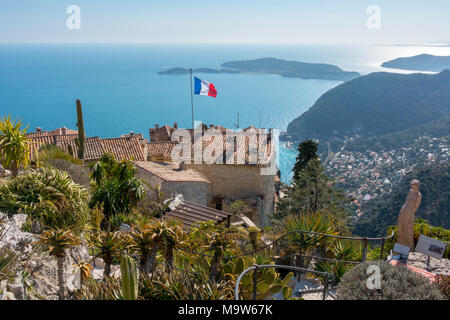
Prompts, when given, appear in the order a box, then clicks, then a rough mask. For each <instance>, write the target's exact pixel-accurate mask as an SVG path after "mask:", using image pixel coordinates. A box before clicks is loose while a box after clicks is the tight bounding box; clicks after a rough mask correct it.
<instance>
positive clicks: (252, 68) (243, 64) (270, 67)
mask: <svg viewBox="0 0 450 320" xmlns="http://www.w3.org/2000/svg"><path fill="white" fill-rule="evenodd" d="M221 67H224V68H231V69H234V70H239V71H240V72H256V73H269V74H278V75H280V76H282V77H293V78H302V79H326V80H340V81H347V80H351V79H354V78H356V77H358V76H359V73H358V72H349V71H343V70H342V69H341V68H339V67H338V66H335V65H332V64H324V63H306V62H298V61H287V60H282V59H275V58H261V59H256V60H242V61H229V62H225V63H223V64H222V65H221Z"/></svg>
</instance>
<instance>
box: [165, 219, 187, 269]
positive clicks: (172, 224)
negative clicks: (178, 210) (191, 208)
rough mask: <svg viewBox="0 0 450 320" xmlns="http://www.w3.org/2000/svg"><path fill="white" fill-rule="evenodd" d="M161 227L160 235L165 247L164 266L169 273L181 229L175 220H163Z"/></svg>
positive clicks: (181, 232)
mask: <svg viewBox="0 0 450 320" xmlns="http://www.w3.org/2000/svg"><path fill="white" fill-rule="evenodd" d="M162 227H163V228H162V229H161V230H160V237H161V239H162V242H163V243H164V245H165V247H166V253H165V259H166V266H167V272H168V273H170V271H171V270H172V268H173V252H174V250H175V248H176V247H177V245H179V244H180V243H181V236H182V234H183V231H182V230H181V228H180V226H179V223H178V222H177V221H176V220H169V221H165V222H163V223H162Z"/></svg>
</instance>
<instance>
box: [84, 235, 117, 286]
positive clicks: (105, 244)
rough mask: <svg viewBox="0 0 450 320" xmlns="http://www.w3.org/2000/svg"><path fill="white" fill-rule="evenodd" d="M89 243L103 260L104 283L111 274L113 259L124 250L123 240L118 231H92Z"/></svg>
mask: <svg viewBox="0 0 450 320" xmlns="http://www.w3.org/2000/svg"><path fill="white" fill-rule="evenodd" d="M89 243H90V245H91V246H92V247H93V249H94V250H95V251H97V252H98V255H99V256H101V257H102V258H103V262H104V264H105V268H104V270H103V279H104V280H105V281H106V280H107V278H108V277H109V276H110V273H111V265H112V262H113V259H114V258H115V257H117V256H118V255H119V253H120V251H121V250H122V249H123V248H124V242H123V239H122V237H121V236H120V233H119V232H118V231H116V232H111V231H109V230H108V231H101V232H97V231H94V232H92V233H91V234H90V237H89Z"/></svg>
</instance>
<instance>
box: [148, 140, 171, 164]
mask: <svg viewBox="0 0 450 320" xmlns="http://www.w3.org/2000/svg"><path fill="white" fill-rule="evenodd" d="M177 143H178V142H176V141H158V142H150V143H148V144H147V157H148V158H149V159H150V158H161V159H167V160H170V158H171V152H172V149H173V147H174V146H175V145H176V144H177Z"/></svg>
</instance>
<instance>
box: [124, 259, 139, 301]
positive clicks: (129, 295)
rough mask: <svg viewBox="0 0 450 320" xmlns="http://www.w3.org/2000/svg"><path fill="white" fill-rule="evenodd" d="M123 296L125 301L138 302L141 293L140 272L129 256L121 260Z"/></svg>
mask: <svg viewBox="0 0 450 320" xmlns="http://www.w3.org/2000/svg"><path fill="white" fill-rule="evenodd" d="M120 274H121V282H122V296H123V299H125V300H137V298H138V293H139V271H138V268H137V266H136V262H135V261H134V259H133V258H131V257H130V256H129V255H125V256H122V257H121V259H120Z"/></svg>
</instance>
